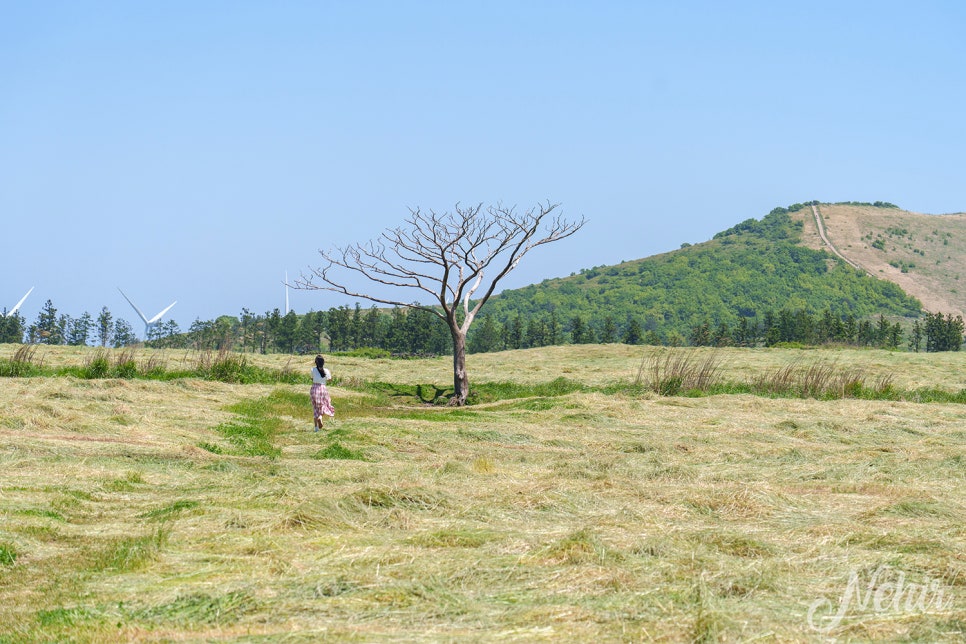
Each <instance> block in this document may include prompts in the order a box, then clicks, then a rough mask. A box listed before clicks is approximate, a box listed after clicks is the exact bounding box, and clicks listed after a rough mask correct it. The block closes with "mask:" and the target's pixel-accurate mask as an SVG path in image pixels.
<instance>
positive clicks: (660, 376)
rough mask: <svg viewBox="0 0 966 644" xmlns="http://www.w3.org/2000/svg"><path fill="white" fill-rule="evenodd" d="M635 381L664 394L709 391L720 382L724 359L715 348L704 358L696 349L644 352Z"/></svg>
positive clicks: (636, 384)
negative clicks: (722, 360)
mask: <svg viewBox="0 0 966 644" xmlns="http://www.w3.org/2000/svg"><path fill="white" fill-rule="evenodd" d="M634 384H635V386H641V385H643V386H644V387H646V388H647V389H649V390H651V391H653V392H655V393H657V394H659V395H661V396H676V395H678V394H680V393H684V392H688V391H707V390H709V389H712V388H715V387H718V386H720V385H721V359H720V357H719V356H718V354H717V353H715V352H711V353H708V354H707V355H705V356H704V357H703V358H702V357H700V356H699V355H698V353H697V352H695V351H684V352H681V351H661V352H659V353H650V352H645V353H644V355H643V356H642V358H641V364H640V366H639V367H638V370H637V379H636V380H635V382H634Z"/></svg>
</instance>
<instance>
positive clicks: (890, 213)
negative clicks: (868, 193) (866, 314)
mask: <svg viewBox="0 0 966 644" xmlns="http://www.w3.org/2000/svg"><path fill="white" fill-rule="evenodd" d="M820 209H821V212H822V214H823V216H824V219H825V226H826V229H827V231H828V236H829V239H830V240H831V241H832V243H833V244H835V245H836V247H837V248H838V249H839V250H840V251H841V252H842V253H844V254H845V255H846V256H847V257H849V259H852V260H853V261H856V262H857V263H858V264H859V265H861V266H862V267H863V268H865V269H866V270H867V271H868V272H869V273H871V274H872V275H875V276H877V277H880V278H882V279H886V280H889V281H891V282H894V283H896V284H897V285H899V286H900V287H901V288H902V289H903V290H904V291H906V292H907V293H909V294H910V295H912V296H914V297H916V298H918V299H919V300H920V301H922V303H923V306H924V307H925V308H926V309H927V310H929V311H932V312H936V311H940V312H943V313H953V314H957V315H966V282H962V280H966V214H962V213H959V214H952V215H924V214H920V213H914V212H907V211H904V210H893V209H883V208H872V207H869V206H844V205H842V206H835V205H822V206H820ZM797 216H798V218H800V219H804V221H805V222H806V225H807V226H809V227H810V228H806V232H811V233H812V234H811V235H810V236H809V237H810V239H809V241H808V243H809V245H811V246H813V247H817V243H816V240H818V235H817V232H815V231H814V224H812V223H810V222H809V221H808V220H809V219H811V209H806V210H803V211H800V212H799V213H797ZM902 230H905V231H906V232H905V233H904V234H901V233H900V231H902ZM877 239H881V240H882V241H883V246H884V248H882V249H878V248H875V247H873V246H872V243H873V242H875V241H876V240H877ZM917 251H918V252H917ZM892 264H898V265H899V266H898V267H897V266H893V265H892ZM909 264H914V265H915V266H913V267H911V268H908V272H906V273H903V272H902V266H903V265H905V266H907V267H908V265H909Z"/></svg>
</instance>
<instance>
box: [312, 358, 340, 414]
mask: <svg viewBox="0 0 966 644" xmlns="http://www.w3.org/2000/svg"><path fill="white" fill-rule="evenodd" d="M331 377H332V372H331V371H329V370H328V369H326V368H325V358H323V357H322V356H321V355H318V356H315V366H314V367H312V389H311V390H310V391H309V395H310V396H311V398H312V409H313V411H314V412H315V431H319V430H320V429H322V420H323V418H324V417H325V416H333V417H334V416H335V408H333V407H332V398H331V396H329V390H328V389H327V388H326V386H325V385H326V383H327V382H328V381H329V378H331Z"/></svg>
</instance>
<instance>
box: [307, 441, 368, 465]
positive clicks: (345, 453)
mask: <svg viewBox="0 0 966 644" xmlns="http://www.w3.org/2000/svg"><path fill="white" fill-rule="evenodd" d="M312 458H317V459H320V460H325V459H331V460H341V461H365V460H367V459H366V457H365V454H363V453H362V452H359V451H356V450H353V449H349V448H348V447H346V446H345V445H343V444H342V443H340V442H339V441H335V442H333V443H332V444H330V445H328V446H326V447H325V448H324V449H321V450H319V451H318V452H316V453H315V454H313V455H312Z"/></svg>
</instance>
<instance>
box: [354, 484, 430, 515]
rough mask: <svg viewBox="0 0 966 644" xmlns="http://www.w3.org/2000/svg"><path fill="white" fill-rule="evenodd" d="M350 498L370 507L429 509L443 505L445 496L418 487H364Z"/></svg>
mask: <svg viewBox="0 0 966 644" xmlns="http://www.w3.org/2000/svg"><path fill="white" fill-rule="evenodd" d="M351 498H352V499H354V500H356V501H358V502H360V503H362V504H363V505H366V506H369V507H370V508H395V507H410V508H419V509H423V510H430V509H434V508H437V507H439V506H441V505H443V503H444V500H445V497H444V496H443V495H442V494H439V493H438V492H435V491H432V490H426V489H424V488H420V487H408V488H365V489H363V490H359V491H358V492H354V493H353V494H352V495H351Z"/></svg>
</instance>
